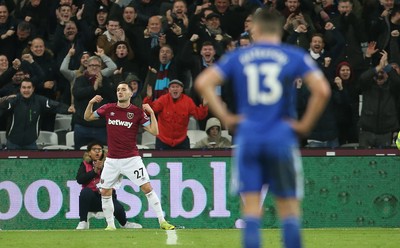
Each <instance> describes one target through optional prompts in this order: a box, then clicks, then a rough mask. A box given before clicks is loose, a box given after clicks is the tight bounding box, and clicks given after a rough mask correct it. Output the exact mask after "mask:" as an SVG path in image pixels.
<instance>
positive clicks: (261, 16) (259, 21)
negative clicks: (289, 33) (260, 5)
mask: <svg viewBox="0 0 400 248" xmlns="http://www.w3.org/2000/svg"><path fill="white" fill-rule="evenodd" d="M253 23H254V24H256V25H259V27H260V30H261V32H262V33H267V34H280V35H282V34H283V24H284V18H283V16H282V14H281V13H280V12H278V11H277V10H274V9H260V10H257V11H256V12H255V13H254V16H253Z"/></svg>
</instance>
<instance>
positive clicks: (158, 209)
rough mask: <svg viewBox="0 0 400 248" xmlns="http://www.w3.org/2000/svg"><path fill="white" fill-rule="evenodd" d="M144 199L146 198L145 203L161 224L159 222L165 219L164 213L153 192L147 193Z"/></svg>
mask: <svg viewBox="0 0 400 248" xmlns="http://www.w3.org/2000/svg"><path fill="white" fill-rule="evenodd" d="M146 197H147V201H148V202H149V205H150V206H151V208H152V209H153V210H154V212H155V213H156V215H157V218H158V222H159V223H160V224H161V222H163V221H165V219H164V213H163V211H162V208H161V203H160V199H159V198H158V196H157V194H156V192H154V190H152V191H150V192H149V193H147V194H146Z"/></svg>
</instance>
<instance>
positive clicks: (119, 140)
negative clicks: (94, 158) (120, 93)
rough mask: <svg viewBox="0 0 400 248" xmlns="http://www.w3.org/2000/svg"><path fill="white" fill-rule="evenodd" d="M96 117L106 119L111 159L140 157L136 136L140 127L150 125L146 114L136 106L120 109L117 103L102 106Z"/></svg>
mask: <svg viewBox="0 0 400 248" xmlns="http://www.w3.org/2000/svg"><path fill="white" fill-rule="evenodd" d="M94 114H95V116H98V117H105V118H106V126H107V145H108V154H107V157H110V158H129V157H134V156H139V151H138V148H137V146H136V136H137V134H138V130H139V127H140V126H147V125H149V124H150V118H149V117H148V116H147V115H146V113H145V112H144V111H143V110H142V109H140V108H138V107H136V106H134V105H132V104H131V105H129V107H127V108H121V107H118V106H117V104H116V103H109V104H105V105H103V106H101V107H100V108H98V109H97V110H96V111H95V112H94Z"/></svg>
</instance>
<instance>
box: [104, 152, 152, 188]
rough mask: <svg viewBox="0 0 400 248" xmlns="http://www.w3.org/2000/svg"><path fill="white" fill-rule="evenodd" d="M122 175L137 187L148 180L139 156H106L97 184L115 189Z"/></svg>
mask: <svg viewBox="0 0 400 248" xmlns="http://www.w3.org/2000/svg"><path fill="white" fill-rule="evenodd" d="M122 175H124V176H126V177H127V178H129V180H131V181H132V182H133V183H134V184H135V185H137V186H139V187H140V186H142V185H143V184H145V183H148V182H150V178H149V174H148V173H147V169H146V167H145V166H144V164H143V161H142V158H141V157H140V156H135V157H130V158H106V160H105V162H104V168H103V171H102V172H101V180H100V185H99V186H100V187H101V188H104V189H111V188H116V189H117V188H119V186H120V184H121V180H122Z"/></svg>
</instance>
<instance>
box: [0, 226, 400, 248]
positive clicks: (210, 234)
mask: <svg viewBox="0 0 400 248" xmlns="http://www.w3.org/2000/svg"><path fill="white" fill-rule="evenodd" d="M302 233H303V236H304V244H305V247H308V248H313V247H315V248H325V247H338V248H347V247H348V248H361V247H362V248H366V247H367V248H374V247H379V248H398V247H400V229H399V228H363V229H361V228H352V229H336V228H332V229H304V230H303V231H302ZM176 235H177V240H176V246H179V247H190V248H196V247H199V248H209V247H227V248H228V247H229V248H235V247H238V248H239V247H241V246H240V230H237V229H182V230H177V231H176ZM262 236H263V239H264V245H263V247H281V241H280V230H278V229H264V230H262ZM170 238H171V237H170ZM172 243H173V242H172ZM171 246H174V245H167V233H166V231H163V230H157V229H135V230H132V229H131V230H127V229H118V230H116V231H113V232H110V231H103V230H101V229H93V230H85V231H78V230H54V231H46V230H39V231H0V247H4V248H6V247H7V248H12V247H16V248H36V247H38V248H47V247H51V248H53V247H55V248H81V247H82V248H86V247H96V248H103V247H105V248H110V247H117V248H124V247H135V248H142V247H143V248H159V247H171Z"/></svg>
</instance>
